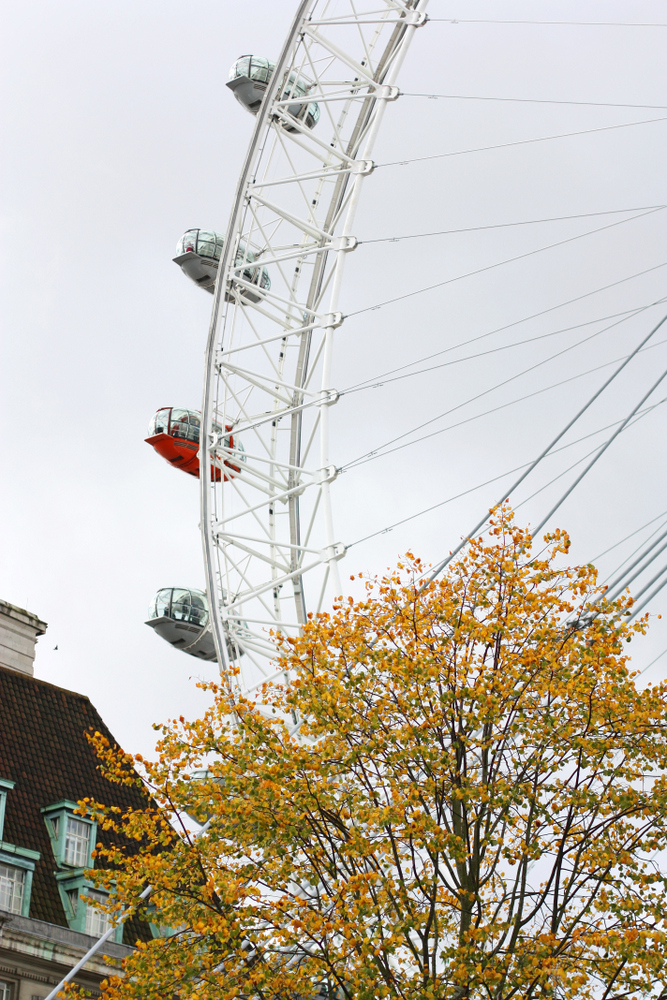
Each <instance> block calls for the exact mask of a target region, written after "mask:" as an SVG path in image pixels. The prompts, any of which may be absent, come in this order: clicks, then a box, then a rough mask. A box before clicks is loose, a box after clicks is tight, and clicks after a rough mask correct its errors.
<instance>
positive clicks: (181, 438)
mask: <svg viewBox="0 0 667 1000" xmlns="http://www.w3.org/2000/svg"><path fill="white" fill-rule="evenodd" d="M200 427H201V413H199V412H198V411H197V410H181V409H178V408H177V407H175V406H173V407H172V406H165V407H163V408H162V409H161V410H158V411H157V413H156V414H155V416H154V417H153V419H152V420H151V422H150V424H149V425H148V435H149V436H148V437H147V438H145V440H146V442H147V444H150V445H152V446H153V448H155V450H156V452H157V453H158V455H161V456H162V458H164V459H166V460H167V462H169V463H170V464H171V465H174V466H175V467H176V468H177V469H182V470H183V472H187V473H188V474H189V475H191V476H196V477H197V479H198V478H199V431H200ZM231 429H232V428H231V427H230V426H227V427H226V428H225V430H226V431H227V432H229V431H231ZM213 430H214V431H216V432H217V433H219V434H220V437H221V438H222V427H221V426H220V425H218V424H214V425H213ZM223 447H224V448H225V450H226V451H227V450H230V449H231V450H234V451H236V452H237V453H238V457H237V459H236V461H238V462H245V455H244V454H243V445H242V444H241V442H240V441H239V440H238V439H237V438H236V436H235V435H233V434H230V433H226V434H225V435H224V444H223ZM224 465H225V467H226V468H227V469H229V470H231V471H230V472H226V473H225V482H228V481H229V480H230V479H233V478H234V472H240V471H241V469H240V468H239V466H238V465H236V464H234V463H233V462H230V461H225V462H224ZM221 478H222V469H221V468H220V466H219V464H218V463H211V479H212V480H213V481H214V482H216V483H219V482H220V480H221Z"/></svg>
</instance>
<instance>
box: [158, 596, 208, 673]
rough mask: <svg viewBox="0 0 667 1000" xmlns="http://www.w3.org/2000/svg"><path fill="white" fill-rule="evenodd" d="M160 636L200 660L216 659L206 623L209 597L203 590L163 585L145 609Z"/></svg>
mask: <svg viewBox="0 0 667 1000" xmlns="http://www.w3.org/2000/svg"><path fill="white" fill-rule="evenodd" d="M146 624H147V625H150V627H151V628H152V629H154V630H155V632H156V633H157V635H159V636H160V638H161V639H165V640H166V641H167V642H169V643H171V645H172V646H175V647H176V648H177V649H181V650H182V651H183V652H184V653H189V654H190V656H197V657H199V659H200V660H215V659H216V654H215V643H214V642H213V636H212V635H211V632H210V630H209V629H208V628H207V625H208V599H207V597H206V594H205V593H204V591H203V590H185V589H183V588H182V587H165V588H163V589H162V590H158V592H157V594H156V595H155V597H154V598H153V600H152V601H151V605H150V607H149V609H148V621H147V622H146Z"/></svg>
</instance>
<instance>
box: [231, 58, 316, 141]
mask: <svg viewBox="0 0 667 1000" xmlns="http://www.w3.org/2000/svg"><path fill="white" fill-rule="evenodd" d="M275 68H276V64H275V63H274V62H272V61H271V60H270V59H264V58H263V57H262V56H241V58H240V59H237V60H236V62H235V63H234V65H233V66H232V68H231V69H230V71H229V80H228V81H227V86H228V87H229V89H230V90H231V91H233V93H234V97H235V98H236V100H237V101H238V102H239V104H242V105H243V107H244V108H246V110H248V111H250V113H251V114H253V115H256V114H257V112H258V110H259V107H260V105H261V103H262V98H263V97H264V94H265V93H266V88H267V87H268V85H269V81H270V79H271V77H272V76H273V71H274V70H275ZM312 89H313V84H312V83H310V82H309V81H308V80H306V79H305V78H304V77H302V76H298V75H297V74H296V73H294V72H292V73H290V74H289V75H288V76H287V77H286V80H285V83H284V85H283V88H282V91H281V94H280V100H283V101H286V100H288V99H290V98H292V97H293V98H304V97H306V96H307V95H308V94H309V93H310V91H311V90H312ZM283 108H284V110H285V111H286V112H287V114H288V115H291V117H292V118H296V119H298V120H299V121H301V122H303V124H304V125H306V126H307V128H314V127H315V125H316V124H317V122H318V121H319V117H320V106H319V104H316V103H315V102H314V101H303V100H294V101H293V102H292V101H290V103H289V104H284V105H283ZM282 124H283V126H284V128H286V129H287V131H288V132H296V131H298V129H296V128H295V126H294V125H291V124H289V122H288V121H283V122H282Z"/></svg>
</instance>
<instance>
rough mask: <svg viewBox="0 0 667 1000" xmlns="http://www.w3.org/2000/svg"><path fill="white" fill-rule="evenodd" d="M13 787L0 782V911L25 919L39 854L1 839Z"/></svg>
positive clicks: (0, 998)
mask: <svg viewBox="0 0 667 1000" xmlns="http://www.w3.org/2000/svg"><path fill="white" fill-rule="evenodd" d="M14 785H15V782H13V781H10V780H9V778H0V910H8V911H9V913H19V914H21V916H23V917H27V916H28V915H29V913H30V890H31V888H32V876H33V872H34V871H35V862H36V861H39V851H33V850H30V849H29V848H28V847H21V846H19V845H17V844H10V843H8V842H7V841H6V840H5V839H4V836H5V811H6V808H7V796H8V795H10V794H11V791H12V789H13V788H14ZM0 1000H2V996H1V995H0Z"/></svg>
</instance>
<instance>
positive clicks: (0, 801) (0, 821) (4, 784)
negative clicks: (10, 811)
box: [0, 778, 16, 840]
mask: <svg viewBox="0 0 667 1000" xmlns="http://www.w3.org/2000/svg"><path fill="white" fill-rule="evenodd" d="M15 784H16V782H15V781H10V780H9V778H0V840H2V838H3V835H4V830H5V809H6V806H7V792H11V790H12V788H13V787H14V785H15Z"/></svg>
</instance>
